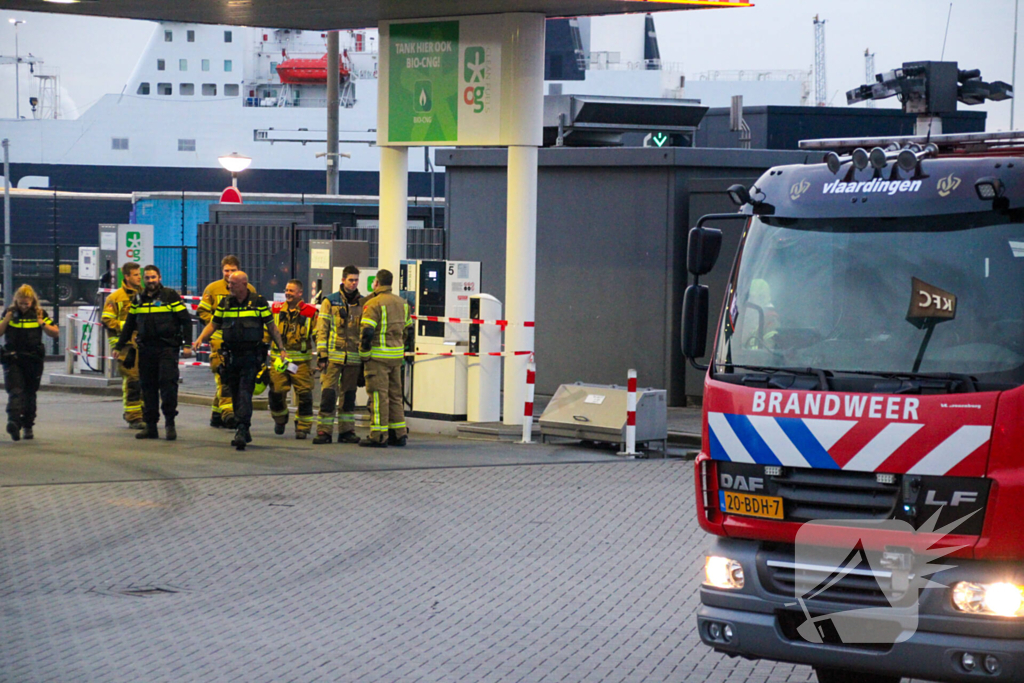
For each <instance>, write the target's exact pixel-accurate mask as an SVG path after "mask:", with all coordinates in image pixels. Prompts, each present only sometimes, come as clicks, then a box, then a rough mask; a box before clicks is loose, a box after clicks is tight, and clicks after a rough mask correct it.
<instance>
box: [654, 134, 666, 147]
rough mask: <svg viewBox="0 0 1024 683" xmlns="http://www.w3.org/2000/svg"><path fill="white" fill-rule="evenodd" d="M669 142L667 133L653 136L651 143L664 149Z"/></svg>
mask: <svg viewBox="0 0 1024 683" xmlns="http://www.w3.org/2000/svg"><path fill="white" fill-rule="evenodd" d="M668 141H669V136H668V134H667V133H655V134H654V135H652V136H651V143H652V144H654V146H655V147H664V146H665V145H666V144H668Z"/></svg>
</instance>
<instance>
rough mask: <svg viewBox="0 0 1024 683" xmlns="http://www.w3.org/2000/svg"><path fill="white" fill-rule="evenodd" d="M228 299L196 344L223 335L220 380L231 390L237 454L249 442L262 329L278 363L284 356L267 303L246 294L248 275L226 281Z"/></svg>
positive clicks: (263, 354) (262, 359) (263, 353)
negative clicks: (274, 347) (276, 350)
mask: <svg viewBox="0 0 1024 683" xmlns="http://www.w3.org/2000/svg"><path fill="white" fill-rule="evenodd" d="M228 289H230V290H231V296H227V297H224V299H223V300H222V301H221V302H220V305H218V306H217V308H215V309H214V311H213V319H212V320H211V321H210V323H209V324H208V325H207V326H206V328H205V329H204V330H203V331H202V333H201V334H200V335H199V338H198V339H197V340H196V344H197V345H198V344H202V343H203V342H204V341H206V340H207V339H209V338H210V336H212V335H213V333H214V332H216V331H217V330H220V331H221V334H222V335H223V344H222V346H221V355H222V356H223V359H224V360H223V364H222V365H221V380H222V381H223V382H225V383H226V384H227V385H228V386H229V387H230V391H231V398H232V401H233V403H234V409H235V425H236V431H235V438H234V439H232V440H231V445H232V446H234V447H235V448H236V449H238V450H240V451H244V450H245V445H246V444H247V443H249V442H250V441H252V436H251V435H250V434H249V427H250V424H251V422H252V395H253V391H254V390H255V388H256V376H257V375H258V374H259V373H260V371H261V370H262V369H263V368H264V367H265V366H266V362H267V344H266V342H265V341H264V338H263V330H264V328H265V329H266V331H267V332H268V333H269V334H270V337H271V338H272V339H273V340H274V343H275V344H277V348H279V349H282V351H281V360H283V361H285V362H287V360H288V357H287V353H286V351H284V349H285V343H284V340H283V339H282V338H281V333H280V332H278V330H277V325H275V324H274V316H273V314H272V313H271V312H270V306H268V305H267V300H266V299H264V298H263V297H262V296H260V295H259V294H256V293H253V292H250V291H249V276H247V275H246V274H245V273H243V272H242V271H240V270H238V271H235V272H234V273H232V274H231V275H230V276H229V278H228Z"/></svg>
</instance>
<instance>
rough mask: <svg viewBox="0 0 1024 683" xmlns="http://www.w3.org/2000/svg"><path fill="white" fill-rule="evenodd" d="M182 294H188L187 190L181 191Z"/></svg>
mask: <svg viewBox="0 0 1024 683" xmlns="http://www.w3.org/2000/svg"><path fill="white" fill-rule="evenodd" d="M181 293H182V294H188V247H186V246H185V190H182V191H181Z"/></svg>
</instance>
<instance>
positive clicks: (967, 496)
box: [924, 490, 978, 507]
mask: <svg viewBox="0 0 1024 683" xmlns="http://www.w3.org/2000/svg"><path fill="white" fill-rule="evenodd" d="M936 493H937V492H936V491H934V490H930V491H928V496H927V497H926V498H925V499H924V504H925V505H949V506H950V507H957V506H958V505H960V503H977V502H978V492H977V491H953V498H952V499H950V500H948V501H946V500H936V499H935V494H936Z"/></svg>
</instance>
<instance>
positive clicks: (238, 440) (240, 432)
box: [231, 427, 248, 451]
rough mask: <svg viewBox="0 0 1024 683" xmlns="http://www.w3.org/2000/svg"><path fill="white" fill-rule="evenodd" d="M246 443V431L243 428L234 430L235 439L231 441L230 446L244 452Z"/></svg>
mask: <svg viewBox="0 0 1024 683" xmlns="http://www.w3.org/2000/svg"><path fill="white" fill-rule="evenodd" d="M246 443H248V440H247V439H246V429H245V427H239V428H238V429H236V430H235V438H233V439H232V440H231V445H232V446H234V447H235V450H239V451H244V450H245V444H246Z"/></svg>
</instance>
